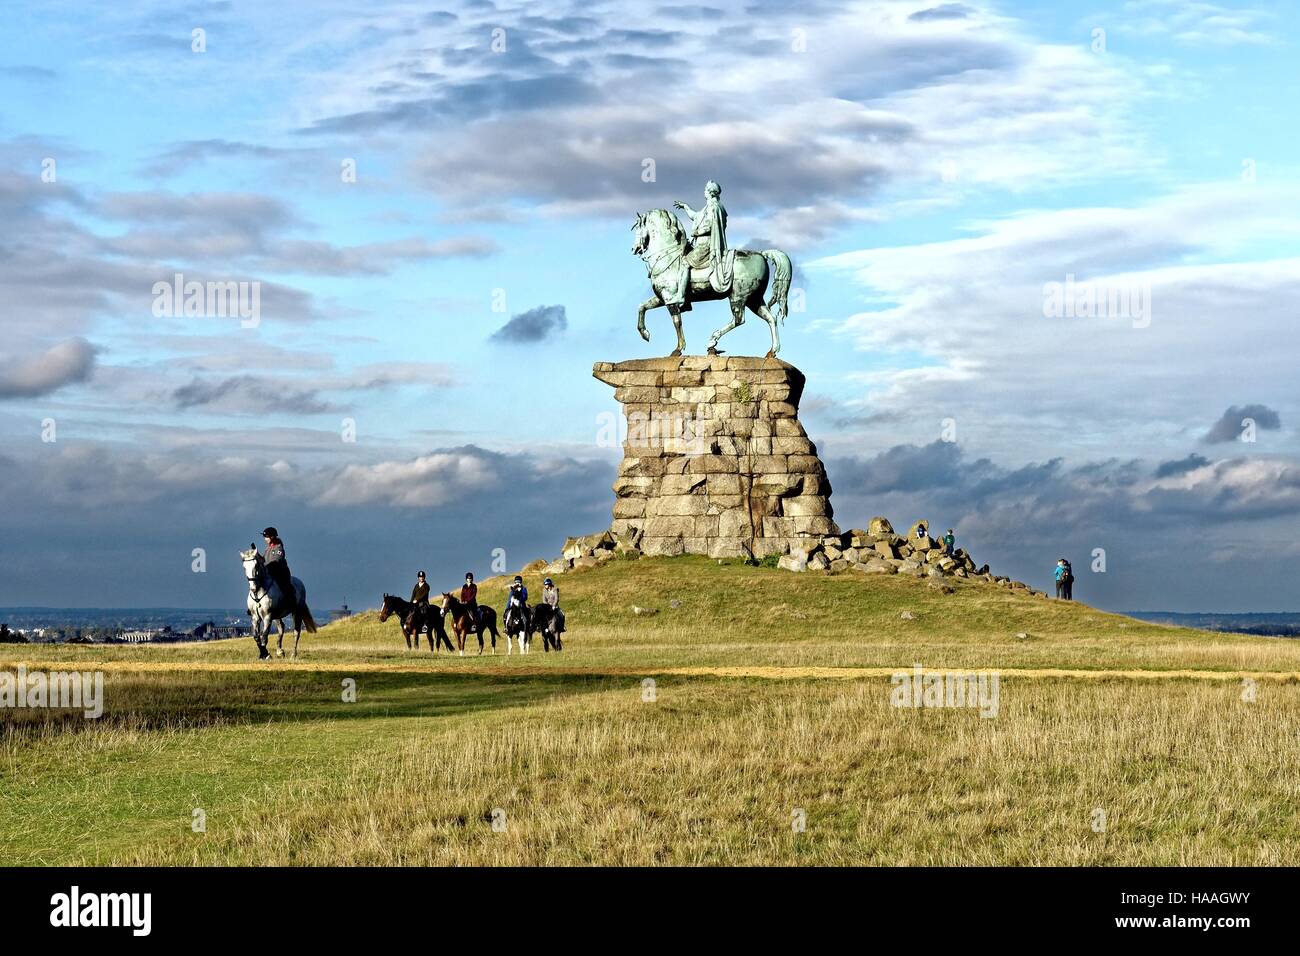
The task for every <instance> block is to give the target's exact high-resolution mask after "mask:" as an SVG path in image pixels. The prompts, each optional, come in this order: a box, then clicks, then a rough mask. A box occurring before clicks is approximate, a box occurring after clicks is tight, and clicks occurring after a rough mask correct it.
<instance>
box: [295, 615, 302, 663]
mask: <svg viewBox="0 0 1300 956" xmlns="http://www.w3.org/2000/svg"><path fill="white" fill-rule="evenodd" d="M300 640H302V621H300V620H298V615H297V614H295V615H294V616H293V659H294V660H297V659H298V642H299V641H300Z"/></svg>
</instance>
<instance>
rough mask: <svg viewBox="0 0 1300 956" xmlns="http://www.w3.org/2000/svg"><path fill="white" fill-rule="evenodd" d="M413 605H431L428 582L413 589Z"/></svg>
mask: <svg viewBox="0 0 1300 956" xmlns="http://www.w3.org/2000/svg"><path fill="white" fill-rule="evenodd" d="M411 603H412V604H428V603H429V582H428V581H425V582H424V583H423V584H417V585H416V586H415V587H413V588H412V589H411Z"/></svg>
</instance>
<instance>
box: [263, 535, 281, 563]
mask: <svg viewBox="0 0 1300 956" xmlns="http://www.w3.org/2000/svg"><path fill="white" fill-rule="evenodd" d="M262 560H263V561H264V562H265V563H266V565H267V569H268V570H270V571H278V570H280V569H279V568H272V567H271V565H272V564H274V563H275V562H277V561H280V562H283V561H284V542H283V541H281V540H280V539H279V538H272V539H271V542H270V544H268V545H267V546H266V554H264V555H263V556H262ZM286 566H287V562H286Z"/></svg>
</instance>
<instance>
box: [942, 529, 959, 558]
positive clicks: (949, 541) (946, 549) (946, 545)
mask: <svg viewBox="0 0 1300 956" xmlns="http://www.w3.org/2000/svg"><path fill="white" fill-rule="evenodd" d="M956 543H957V538H956V536H955V535H954V534H953V533H952V528H949V529H948V533H947V534H945V535H944V536H943V553H944V554H946V555H948V556H949V557H951V556H952V549H953V545H955V544H956Z"/></svg>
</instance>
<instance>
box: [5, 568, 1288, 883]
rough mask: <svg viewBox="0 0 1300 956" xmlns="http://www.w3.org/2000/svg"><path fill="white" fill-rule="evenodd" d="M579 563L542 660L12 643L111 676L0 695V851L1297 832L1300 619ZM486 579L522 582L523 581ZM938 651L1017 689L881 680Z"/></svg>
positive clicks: (409, 853)
mask: <svg viewBox="0 0 1300 956" xmlns="http://www.w3.org/2000/svg"><path fill="white" fill-rule="evenodd" d="M559 583H560V585H561V588H562V590H563V594H564V599H565V601H564V603H565V606H566V608H567V611H568V615H569V624H570V628H571V633H570V634H569V635H566V638H567V641H566V649H565V651H564V652H563V653H562V654H558V655H557V654H549V655H548V654H543V653H542V651H541V645H540V641H539V642H537V643H535V644H534V650H533V653H532V654H530V655H529V656H528V657H527V658H523V659H521V658H518V657H510V658H506V657H505V656H504V642H503V643H502V645H501V646H500V647H499V648H498V651H499V653H498V655H497V656H496V657H492V656H491V655H490V654H489V655H485V656H483V657H481V658H480V657H477V656H466V657H464V658H461V657H458V656H449V655H447V654H446V653H445V652H444V653H443V654H441V655H439V656H437V657H435V656H433V655H431V654H430V653H429V652H428V650H427V647H426V649H424V650H422V651H420V652H419V653H415V652H408V651H407V650H406V649H405V646H404V643H403V641H402V639H401V635H400V633H399V631H398V629H397V625H396V623H394V622H392V621H390V622H388V623H387V624H383V625H381V624H379V623H378V621H377V620H376V619H375V617H374V615H373V613H372V614H367V615H362V616H358V617H356V618H353V619H351V620H348V621H345V622H340V623H338V624H334V625H331V626H329V627H327V628H324V629H322V631H321V632H320V633H319V634H318V635H307V636H305V637H304V638H303V642H302V651H303V656H302V658H301V659H299V660H298V661H287V660H277V661H273V662H270V663H266V664H259V663H258V662H257V661H256V660H255V652H254V650H253V645H252V641H251V640H247V639H245V640H241V641H234V642H221V643H217V644H210V645H190V646H174V647H167V646H159V647H85V646H59V647H48V646H33V647H24V646H0V669H9V670H12V669H13V668H14V667H15V666H16V665H17V664H18V663H20V662H23V661H25V662H26V663H27V665H28V667H29V668H31V667H37V666H49V667H56V668H63V669H70V668H74V667H75V668H77V669H99V668H100V667H101V665H102V669H103V670H104V671H105V674H106V710H105V714H104V716H103V717H102V718H100V719H99V720H98V721H87V720H85V719H83V718H82V717H81V716H80V715H72V714H66V713H51V712H41V711H12V712H7V713H4V714H3V716H2V717H0V721H2V722H0V852H2V853H3V854H4V857H5V858H6V859H7V860H10V861H11V862H15V863H37V864H39V863H76V862H87V863H89V862H97V863H123V864H132V863H205V864H206V863H307V864H312V863H316V864H336V863H346V864H358V865H363V864H402V863H465V864H479V863H556V864H570V863H635V864H655V863H681V864H691V863H728V862H735V863H818V864H828V863H871V864H921V863H951V864H962V863H983V864H992V863H1010V864H1018V863H1035V864H1038V863H1042V864H1048V863H1057V864H1075V863H1100V864H1125V863H1129V864H1171V865H1173V864H1193V863H1196V864H1270V863H1271V864H1276V863H1289V862H1293V860H1294V855H1295V850H1296V847H1297V846H1298V845H1300V818H1298V816H1297V806H1300V643H1298V642H1295V641H1285V640H1277V639H1269V638H1246V637H1229V636H1225V635H1222V634H1210V633H1206V632H1199V631H1191V630H1185V629H1179V628H1170V627H1164V626H1159V625H1152V624H1144V623H1141V622H1138V621H1133V620H1130V619H1127V618H1122V617H1117V616H1114V615H1108V614H1104V613H1101V612H1098V611H1094V610H1092V609H1090V608H1088V607H1085V606H1082V605H1066V604H1062V603H1059V602H1052V601H1046V600H1043V599H1036V598H1031V597H1028V596H1024V595H1013V594H1011V593H1009V592H1007V591H1004V590H1000V589H995V588H989V587H984V586H975V585H962V584H961V583H960V582H958V588H957V591H956V593H954V594H947V595H945V594H941V593H938V592H937V591H934V590H930V589H928V588H926V587H925V585H924V583H923V582H919V581H917V580H916V579H911V578H898V577H884V576H872V577H862V576H859V575H854V576H851V577H827V576H822V575H816V574H805V575H798V576H796V575H791V574H788V573H786V572H782V571H776V570H771V569H766V568H747V567H744V566H741V565H739V564H734V563H732V564H725V565H718V564H717V563H715V562H711V561H708V560H706V559H702V558H676V559H655V560H649V559H645V560H641V561H637V562H625V561H613V562H609V563H608V564H606V565H604V566H602V567H599V568H595V569H592V570H590V571H586V572H582V573H578V574H573V575H567V576H564V577H563V578H561V579H560V581H559ZM482 593H483V595H484V597H485V599H489V600H492V601H493V603H495V604H496V605H497V606H498V607H499V606H500V603H501V601H500V596H501V594H502V587H501V582H499V581H496V582H487V583H485V585H484V587H483V588H482ZM673 601H677V602H680V606H679V607H676V608H674V607H672V606H671V602H673ZM633 604H636V605H640V606H643V607H647V606H648V607H656V608H658V609H659V612H658V613H657V614H655V615H653V616H634V615H633V614H632V612H631V605H633ZM905 610H906V611H910V612H911V613H912V615H913V616H914V619H912V620H903V619H902V618H901V614H902V612H903V611H905ZM1018 633H1024V634H1026V635H1027V636H1026V637H1025V638H1018V637H1017V636H1016V635H1017V634H1018ZM474 650H475V651H477V644H476V643H475V644H474ZM918 663H919V664H921V665H923V666H925V667H926V668H928V669H942V668H959V669H966V670H997V671H999V672H1000V674H1001V683H1000V706H999V708H998V713H997V716H996V717H993V718H988V719H985V718H981V717H980V715H979V713H978V712H977V711H976V710H972V709H916V710H914V709H904V708H895V707H893V706H891V705H890V690H891V685H890V680H889V677H888V674H889V673H890V672H891V671H892V670H894V669H896V668H898V669H902V668H911V667H912V666H913V665H914V664H918ZM646 678H651V679H652V680H653V681H654V694H653V697H654V699H653V700H646V699H644V697H645V696H647V695H646V693H645V691H644V689H643V680H645V679H646ZM345 679H351V680H355V681H356V689H357V696H356V701H355V702H353V703H345V702H344V701H343V699H342V696H343V695H342V685H343V682H344V680H345ZM1248 683H1249V684H1250V685H1251V686H1252V687H1253V688H1254V694H1253V696H1254V699H1253V700H1250V699H1244V698H1248V697H1250V696H1251V695H1250V694H1247V693H1244V688H1245V687H1246V685H1247V684H1248ZM195 809H201V810H203V811H204V813H205V814H206V820H207V829H206V832H205V833H195V832H193V830H192V829H191V820H192V817H193V812H194V810H195ZM1098 811H1102V812H1104V814H1105V822H1104V825H1099V824H1100V817H1099V816H1098ZM494 812H495V813H496V819H497V821H498V826H497V828H496V829H494V827H493V825H492V820H493V815H494ZM800 812H801V813H802V814H803V816H804V818H805V819H806V830H805V831H804V832H798V833H796V832H795V831H794V828H793V827H792V825H791V823H792V819H795V816H796V814H797V813H800ZM502 822H504V829H502V828H501V824H502Z"/></svg>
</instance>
